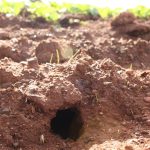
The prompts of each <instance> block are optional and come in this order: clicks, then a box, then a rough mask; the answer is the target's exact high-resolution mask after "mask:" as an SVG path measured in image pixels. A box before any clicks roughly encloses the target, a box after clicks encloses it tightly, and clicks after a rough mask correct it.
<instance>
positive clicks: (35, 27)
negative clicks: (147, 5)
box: [0, 13, 150, 150]
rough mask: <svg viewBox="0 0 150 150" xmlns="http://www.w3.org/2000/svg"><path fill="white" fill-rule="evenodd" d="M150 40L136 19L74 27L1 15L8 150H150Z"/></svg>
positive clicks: (1, 87)
mask: <svg viewBox="0 0 150 150" xmlns="http://www.w3.org/2000/svg"><path fill="white" fill-rule="evenodd" d="M149 40H150V22H149V21H146V20H140V19H137V18H136V17H134V16H133V15H132V14H129V13H123V14H121V15H120V16H118V17H117V18H115V19H113V20H112V19H110V20H107V21H105V20H102V19H98V20H91V21H90V20H88V21H84V22H81V24H80V25H79V24H76V25H74V26H69V27H67V28H62V27H60V26H58V25H53V24H50V23H47V22H42V21H40V19H39V20H36V21H31V20H27V19H24V18H21V17H18V18H16V17H10V18H8V17H6V16H5V15H3V14H1V15H0V150H13V149H15V150H150V42H149ZM68 109H69V110H72V111H74V110H75V111H76V115H77V117H76V118H73V120H72V122H71V126H69V129H68V130H67V134H68V136H67V137H68V138H67V137H66V138H62V137H61V136H59V135H58V134H56V133H54V131H53V126H54V125H53V122H54V120H55V117H56V115H57V114H58V113H59V112H60V111H61V110H64V111H65V110H68ZM61 112H62V111H61ZM70 114H71V112H70ZM65 118H67V117H65ZM68 118H69V117H68ZM63 123H64V122H60V123H59V125H58V126H59V127H61V125H63ZM62 132H63V131H62ZM63 134H65V133H63ZM70 137H71V138H70Z"/></svg>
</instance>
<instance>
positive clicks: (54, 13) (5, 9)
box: [0, 0, 150, 21]
mask: <svg viewBox="0 0 150 150" xmlns="http://www.w3.org/2000/svg"><path fill="white" fill-rule="evenodd" d="M25 6H26V5H25V2H7V1H6V0H2V1H1V2H0V12H2V13H8V14H11V15H18V14H19V12H20V10H21V9H22V8H24V7H25ZM26 8H27V10H28V11H29V12H31V13H32V14H33V15H32V16H42V17H44V18H46V19H47V20H50V21H57V20H58V19H59V18H60V16H61V15H62V14H64V13H72V14H77V13H79V14H87V15H88V14H90V15H93V16H98V15H99V16H100V17H102V18H108V17H112V16H114V15H117V14H118V13H119V12H121V9H119V8H118V9H113V10H112V9H110V8H108V7H107V8H99V7H94V6H90V5H86V4H85V5H83V4H69V3H63V4H58V3H56V2H51V3H49V4H45V3H42V2H40V1H35V2H31V3H30V4H29V5H28V6H26ZM129 11H130V12H132V13H134V14H135V15H136V16H139V17H142V18H148V17H150V8H146V7H144V6H138V7H136V8H133V9H129Z"/></svg>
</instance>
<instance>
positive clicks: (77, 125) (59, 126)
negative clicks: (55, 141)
mask: <svg viewBox="0 0 150 150" xmlns="http://www.w3.org/2000/svg"><path fill="white" fill-rule="evenodd" d="M51 131H52V132H53V133H54V134H57V135H59V136H60V137H61V138H62V139H67V138H70V139H73V140H77V139H78V138H79V137H80V136H81V134H82V133H83V120H82V117H81V113H80V111H79V110H78V109H77V108H76V107H72V108H68V109H64V110H58V111H57V113H56V117H54V118H53V119H52V120H51Z"/></svg>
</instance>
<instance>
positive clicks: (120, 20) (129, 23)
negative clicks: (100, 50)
mask: <svg viewBox="0 0 150 150" xmlns="http://www.w3.org/2000/svg"><path fill="white" fill-rule="evenodd" d="M111 25H112V27H113V28H114V29H115V30H117V31H118V32H119V33H125V34H128V35H130V36H136V37H140V36H143V35H146V34H148V35H149V34H150V25H149V23H141V22H139V21H138V20H137V19H136V17H135V16H134V15H133V14H132V13H129V12H123V13H121V14H120V15H119V16H117V17H116V18H115V19H114V20H113V21H112V22H111Z"/></svg>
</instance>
